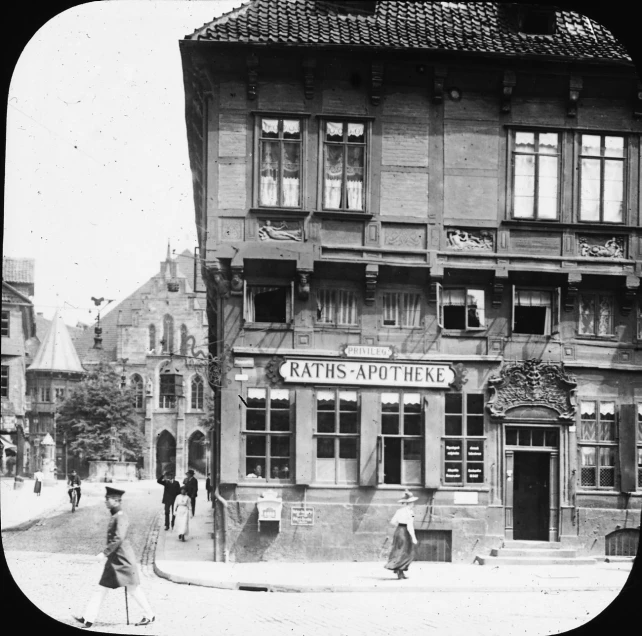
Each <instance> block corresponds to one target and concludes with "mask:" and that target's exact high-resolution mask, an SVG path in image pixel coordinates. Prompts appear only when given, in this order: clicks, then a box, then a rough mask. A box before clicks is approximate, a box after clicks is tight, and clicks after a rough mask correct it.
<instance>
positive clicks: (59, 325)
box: [28, 310, 84, 373]
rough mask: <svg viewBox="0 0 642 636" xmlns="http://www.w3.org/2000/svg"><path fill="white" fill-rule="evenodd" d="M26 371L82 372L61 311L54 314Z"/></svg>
mask: <svg viewBox="0 0 642 636" xmlns="http://www.w3.org/2000/svg"><path fill="white" fill-rule="evenodd" d="M28 371H67V372H74V373H84V369H83V368H82V365H81V364H80V359H79V358H78V354H77V353H76V349H75V348H74V345H73V343H72V341H71V336H70V335H69V332H68V331H67V325H65V323H64V321H63V319H62V315H61V312H60V311H59V310H58V311H56V314H55V315H54V318H53V320H52V321H51V325H50V326H49V331H47V333H46V335H45V337H44V339H43V341H42V343H41V345H40V347H39V349H38V352H37V353H36V355H35V357H34V360H33V362H32V363H31V364H30V365H29V368H28Z"/></svg>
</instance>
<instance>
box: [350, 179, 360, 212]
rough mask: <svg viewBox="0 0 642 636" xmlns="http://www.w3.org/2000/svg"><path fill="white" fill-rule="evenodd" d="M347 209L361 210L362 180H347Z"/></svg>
mask: <svg viewBox="0 0 642 636" xmlns="http://www.w3.org/2000/svg"><path fill="white" fill-rule="evenodd" d="M348 209H350V210H363V181H348Z"/></svg>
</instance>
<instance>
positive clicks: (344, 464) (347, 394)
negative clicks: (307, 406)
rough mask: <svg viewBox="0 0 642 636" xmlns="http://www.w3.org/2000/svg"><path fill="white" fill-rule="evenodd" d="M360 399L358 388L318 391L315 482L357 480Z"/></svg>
mask: <svg viewBox="0 0 642 636" xmlns="http://www.w3.org/2000/svg"><path fill="white" fill-rule="evenodd" d="M358 434H359V400H358V394H357V392H356V391H337V390H329V391H317V426H316V457H317V459H316V481H319V482H329V483H333V484H355V483H357V481H358V478H359V477H358V459H357V458H358V448H359V436H358Z"/></svg>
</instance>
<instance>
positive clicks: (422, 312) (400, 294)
mask: <svg viewBox="0 0 642 636" xmlns="http://www.w3.org/2000/svg"><path fill="white" fill-rule="evenodd" d="M387 295H393V296H396V297H397V300H396V313H397V317H398V324H394V325H386V324H384V305H385V302H384V296H387ZM408 296H416V297H417V298H418V299H419V320H418V324H417V325H407V324H405V323H404V318H405V317H406V316H407V315H408V312H407V311H406V310H405V306H404V302H405V301H404V300H403V299H404V298H406V297H408ZM377 310H378V314H379V320H378V322H379V328H380V329H408V330H416V329H423V328H424V322H425V318H426V298H425V295H424V294H423V292H422V290H419V289H407V290H404V291H399V290H398V289H392V288H389V289H388V288H385V287H384V288H383V289H380V290H379V293H378V294H377Z"/></svg>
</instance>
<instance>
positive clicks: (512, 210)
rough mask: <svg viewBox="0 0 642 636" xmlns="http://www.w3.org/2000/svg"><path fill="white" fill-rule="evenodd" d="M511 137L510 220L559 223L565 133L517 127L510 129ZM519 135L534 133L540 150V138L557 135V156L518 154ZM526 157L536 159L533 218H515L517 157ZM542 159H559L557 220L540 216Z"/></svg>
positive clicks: (562, 186) (557, 130)
mask: <svg viewBox="0 0 642 636" xmlns="http://www.w3.org/2000/svg"><path fill="white" fill-rule="evenodd" d="M509 132H510V135H509V139H510V144H509V147H510V150H509V153H510V155H509V169H510V177H509V179H508V180H507V182H508V183H509V184H510V191H509V197H508V205H509V218H510V219H511V220H512V221H523V222H527V223H528V222H530V223H534V222H536V223H559V222H560V220H561V210H562V198H563V194H564V183H563V178H562V177H563V171H562V167H563V163H564V132H563V131H562V130H560V129H556V128H550V129H548V128H547V129H543V128H522V127H516V128H510V129H509ZM517 133H532V134H534V135H535V142H536V146H535V147H536V148H537V149H538V150H539V136H540V135H542V134H544V135H546V134H555V135H557V148H558V151H557V153H556V154H544V153H540V152H535V153H526V152H518V151H516V146H517V144H516V140H515V138H516V135H517ZM518 154H519V155H525V156H532V157H535V169H534V175H533V179H534V182H535V185H534V192H533V216H530V217H526V216H515V192H516V188H515V176H516V175H515V164H516V161H515V157H516V155H518ZM540 157H556V158H557V205H556V215H555V218H540V217H539V216H538V212H539V191H540V181H539V172H540V168H539V165H540V160H539V158H540Z"/></svg>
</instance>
